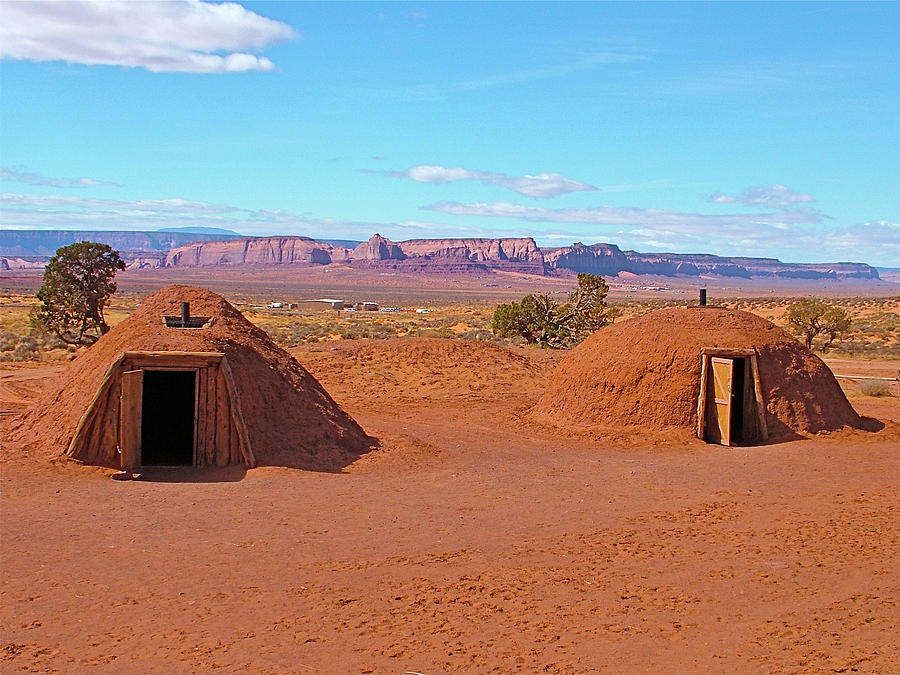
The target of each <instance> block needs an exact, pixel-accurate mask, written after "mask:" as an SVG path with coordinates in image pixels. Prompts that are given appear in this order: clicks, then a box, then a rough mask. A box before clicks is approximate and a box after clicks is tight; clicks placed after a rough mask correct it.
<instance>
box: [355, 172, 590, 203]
mask: <svg viewBox="0 0 900 675" xmlns="http://www.w3.org/2000/svg"><path fill="white" fill-rule="evenodd" d="M368 173H382V174H384V175H386V176H393V177H395V178H410V179H412V180H414V181H417V182H419V183H432V184H440V183H453V182H456V181H463V180H474V181H478V182H480V183H484V184H486V185H497V186H499V187H504V188H506V189H508V190H512V191H514V192H518V193H519V194H521V195H525V196H526V197H533V198H535V199H547V198H549V197H556V196H557V195H564V194H568V193H570V192H590V191H593V190H596V189H597V188H596V187H594V186H593V185H588V184H587V183H579V182H578V181H574V180H572V179H571V178H566V177H565V176H563V175H562V174H561V173H555V172H549V173H539V174H536V175H533V176H532V175H529V174H525V175H524V176H510V175H509V174H505V173H497V172H494V171H481V170H477V169H475V170H473V169H464V168H462V167H453V168H448V167H444V166H439V165H430V164H422V165H419V166H413V167H411V168H409V169H406V170H405V171H376V172H372V171H368Z"/></svg>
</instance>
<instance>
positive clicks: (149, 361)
mask: <svg viewBox="0 0 900 675" xmlns="http://www.w3.org/2000/svg"><path fill="white" fill-rule="evenodd" d="M224 356H225V354H223V353H221V352H140V351H138V352H125V358H126V359H128V360H129V362H130V363H131V365H132V367H136V368H153V367H161V368H207V367H209V366H210V365H213V364H216V363H218V362H219V361H221V360H222V358H223V357H224Z"/></svg>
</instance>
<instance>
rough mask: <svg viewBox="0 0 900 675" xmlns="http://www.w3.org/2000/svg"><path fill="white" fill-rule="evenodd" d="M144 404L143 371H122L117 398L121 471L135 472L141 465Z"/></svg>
mask: <svg viewBox="0 0 900 675" xmlns="http://www.w3.org/2000/svg"><path fill="white" fill-rule="evenodd" d="M143 405H144V371H143V370H128V371H125V372H124V373H122V395H121V397H120V399H119V450H120V451H121V453H122V457H121V460H122V471H130V472H136V471H137V470H138V469H139V468H140V466H141V421H142V417H143V415H142V412H143Z"/></svg>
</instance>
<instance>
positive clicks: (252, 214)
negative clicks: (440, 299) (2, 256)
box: [0, 193, 385, 239]
mask: <svg viewBox="0 0 900 675" xmlns="http://www.w3.org/2000/svg"><path fill="white" fill-rule="evenodd" d="M383 226H384V223H370V222H357V221H348V220H341V219H337V218H315V217H312V216H307V215H301V214H296V213H291V212H289V211H284V210H280V209H258V210H253V209H245V208H242V207H238V206H231V205H227V204H213V203H210V202H198V201H192V200H188V199H180V198H173V199H135V200H128V199H96V198H84V197H78V196H75V195H58V194H57V195H31V194H13V193H5V194H0V228H22V229H64V230H156V229H159V228H163V227H219V228H224V229H230V230H235V231H237V232H241V233H243V234H248V235H254V234H259V235H265V234H307V235H311V236H315V235H318V236H326V234H327V235H334V233H341V235H342V236H348V237H354V236H359V237H361V238H365V239H368V238H369V236H371V234H372V233H373V232H376V231H378V230H379V228H381V229H385V228H384V227H383Z"/></svg>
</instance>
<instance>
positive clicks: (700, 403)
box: [697, 354, 709, 439]
mask: <svg viewBox="0 0 900 675" xmlns="http://www.w3.org/2000/svg"><path fill="white" fill-rule="evenodd" d="M708 363H709V357H708V356H707V355H706V354H701V355H700V395H699V396H698V397H697V438H701V439H702V438H703V432H704V431H706V377H707V375H706V372H707V370H706V369H707V368H708V366H707V364H708Z"/></svg>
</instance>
